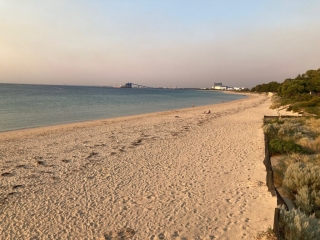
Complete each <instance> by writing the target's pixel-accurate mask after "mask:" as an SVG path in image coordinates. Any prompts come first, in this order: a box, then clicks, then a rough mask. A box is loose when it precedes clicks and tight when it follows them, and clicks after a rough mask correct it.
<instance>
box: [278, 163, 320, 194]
mask: <svg viewBox="0 0 320 240" xmlns="http://www.w3.org/2000/svg"><path fill="white" fill-rule="evenodd" d="M283 185H284V186H285V187H286V188H287V189H288V190H289V191H290V192H292V193H293V194H297V193H298V189H300V188H302V187H303V186H308V188H310V189H311V190H320V167H319V166H316V165H314V164H311V163H307V164H304V163H294V164H291V165H290V166H289V167H288V169H287V171H286V173H285V176H284V179H283Z"/></svg>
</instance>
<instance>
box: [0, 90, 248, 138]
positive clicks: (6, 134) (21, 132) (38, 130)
mask: <svg viewBox="0 0 320 240" xmlns="http://www.w3.org/2000/svg"><path fill="white" fill-rule="evenodd" d="M226 94H238V95H244V96H246V97H247V98H243V99H237V100H233V101H228V102H221V103H216V104H210V105H204V106H198V107H188V108H181V109H175V110H167V111H160V112H151V113H143V114H136V115H128V116H121V117H111V118H103V119H96V120H87V121H79V122H70V123H62V124H55V125H48V126H39V127H31V128H22V129H16V130H9V131H2V132H0V140H1V139H4V138H19V137H23V136H29V135H31V134H43V133H46V132H54V131H59V130H61V129H63V130H66V131H67V130H70V129H72V130H74V129H75V128H85V127H88V126H96V125H99V124H104V123H106V122H110V123H113V122H115V121H127V120H131V119H138V118H139V119H140V118H145V117H152V116H157V115H159V114H160V115H167V114H172V113H174V112H184V111H190V110H199V111H201V110H205V109H206V108H212V109H213V108H214V107H215V106H220V105H223V104H228V103H235V104H237V102H239V101H243V100H246V99H248V98H250V97H252V96H254V95H253V94H250V93H246V94H243V93H235V92H232V93H231V92H226ZM10 135H16V136H10Z"/></svg>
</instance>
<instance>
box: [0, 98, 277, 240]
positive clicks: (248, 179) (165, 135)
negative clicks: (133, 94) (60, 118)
mask: <svg viewBox="0 0 320 240" xmlns="http://www.w3.org/2000/svg"><path fill="white" fill-rule="evenodd" d="M269 106H270V99H269V98H268V97H266V96H257V95H256V96H251V97H250V98H249V99H245V100H239V101H236V102H231V103H223V104H219V105H212V106H206V107H199V108H191V109H185V110H179V111H170V112H162V113H154V114H146V115H142V116H134V117H125V118H119V119H112V120H103V121H95V122H87V123H77V124H69V125H63V126H56V127H48V128H39V129H30V130H24V131H16V132H8V133H2V134H0V142H1V146H0V174H1V175H0V219H1V220H0V236H1V237H2V239H105V238H106V239H116V238H112V237H111V236H115V234H117V233H119V234H121V229H122V234H127V236H130V235H133V231H134V236H133V238H132V239H233V240H236V239H253V238H254V236H256V234H257V231H260V230H266V229H267V227H269V226H271V225H272V224H273V212H274V208H275V207H276V199H275V198H273V197H272V196H271V195H270V193H269V192H268V191H267V187H266V186H265V179H266V172H265V167H264V165H263V159H264V140H263V132H262V129H261V126H262V120H263V115H267V114H273V115H276V112H275V111H273V110H270V109H269ZM209 109H210V110H211V114H207V115H206V114H202V112H203V111H204V110H206V111H207V110H209ZM130 229H131V230H130ZM125 231H126V233H124V232H125Z"/></svg>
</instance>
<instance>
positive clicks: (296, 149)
mask: <svg viewBox="0 0 320 240" xmlns="http://www.w3.org/2000/svg"><path fill="white" fill-rule="evenodd" d="M269 151H270V154H271V155H277V154H289V153H304V152H305V151H304V150H303V148H302V147H301V146H300V145H298V144H296V143H295V142H294V141H293V140H284V139H272V140H271V141H270V142H269Z"/></svg>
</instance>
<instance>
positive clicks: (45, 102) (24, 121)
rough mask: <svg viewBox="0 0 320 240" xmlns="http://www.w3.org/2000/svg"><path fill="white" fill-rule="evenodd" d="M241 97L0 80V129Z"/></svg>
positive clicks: (204, 92) (53, 123)
mask: <svg viewBox="0 0 320 240" xmlns="http://www.w3.org/2000/svg"><path fill="white" fill-rule="evenodd" d="M241 98H245V96H242V95H234V94H224V93H222V92H216V91H200V90H183V89H138V88H132V89H125V88H106V87H87V86H51V85H21V84H0V132H3V131H10V130H17V129H23V128H32V127H39V126H49V125H57V124H62V123H70V122H80V121H86V120H94V119H103V118H113V117H120V116H128V115H136V114H141V113H150V112H159V111H165V110H172V109H180V108H187V107H191V106H192V104H194V105H195V106H203V105H209V104H216V103H221V102H222V101H224V102H227V101H233V100H236V99H241Z"/></svg>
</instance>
